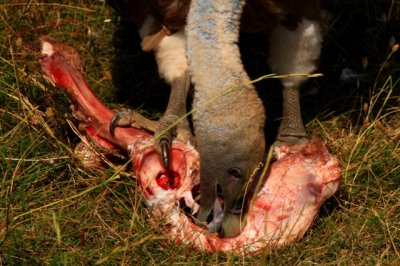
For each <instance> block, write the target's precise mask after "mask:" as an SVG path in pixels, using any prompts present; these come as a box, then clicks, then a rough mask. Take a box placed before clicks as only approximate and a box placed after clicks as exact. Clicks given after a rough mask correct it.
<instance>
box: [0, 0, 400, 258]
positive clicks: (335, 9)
mask: <svg viewBox="0 0 400 266" xmlns="http://www.w3.org/2000/svg"><path fill="white" fill-rule="evenodd" d="M40 2H43V1H40ZM102 2H103V1H83V0H74V1H72V0H70V1H62V2H59V4H55V3H53V4H51V3H47V4H44V3H39V1H37V2H35V1H21V0H19V1H7V0H6V1H2V2H0V32H1V33H2V34H0V62H1V63H0V143H1V144H0V173H1V176H0V178H1V179H0V265H2V264H4V265H8V264H16V265H21V264H25V265H32V264H57V265H58V264H81V265H87V264H95V263H99V264H128V265H135V264H146V265H147V264H157V265H158V264H168V265H169V264H171V263H175V264H196V265H197V264H223V265H236V264H244V265H254V264H257V265H259V264H271V265H310V264H316V265H336V264H340V265H348V264H350V265H399V264H400V159H399V158H400V97H399V95H400V89H399V86H400V84H399V80H400V75H399V73H400V64H399V54H398V53H399V52H396V51H393V52H391V51H392V49H393V47H394V46H393V45H394V44H396V43H397V42H398V40H399V38H400V36H399V32H400V31H399V29H400V2H399V1H394V0H393V1H390V0H389V1H354V0H353V1H345V0H336V1H330V2H329V3H328V8H329V9H330V10H331V12H332V13H333V14H334V18H333V20H332V26H331V28H330V30H329V32H328V35H327V37H326V41H325V45H324V49H323V56H322V58H321V69H320V71H321V72H322V73H323V74H324V77H323V78H318V79H313V80H311V81H310V82H309V83H308V84H307V85H306V86H305V87H304V90H303V92H304V97H303V109H304V110H303V111H304V117H305V119H306V121H307V122H308V123H307V130H308V132H309V134H310V135H318V136H320V137H321V138H323V139H324V140H325V141H326V142H327V143H328V145H329V148H330V149H331V151H332V152H333V153H335V154H337V155H338V156H339V158H340V161H341V165H342V168H343V177H342V182H341V185H340V188H339V191H338V192H337V193H336V194H335V196H334V197H333V198H331V199H329V200H328V201H327V203H326V204H324V206H323V207H322V208H321V212H320V214H319V216H318V217H317V219H316V221H315V223H314V225H313V226H312V227H311V229H310V230H309V231H308V232H307V234H306V236H305V237H304V238H303V239H302V240H301V241H300V242H298V243H294V244H292V245H290V246H288V247H286V248H283V249H280V250H275V251H272V252H271V254H261V255H257V256H249V257H242V256H233V255H224V254H219V253H217V254H205V253H202V252H197V251H193V250H192V251H189V250H186V249H184V247H182V246H180V245H176V244H174V243H170V242H168V241H166V240H167V239H168V237H167V236H164V235H162V234H160V232H159V231H158V227H157V226H154V225H152V224H151V223H150V220H149V218H148V216H147V211H146V209H145V208H144V207H143V204H142V201H141V198H140V193H139V192H138V186H137V183H136V181H135V178H134V177H132V176H129V175H121V176H119V175H116V174H115V173H116V171H115V170H114V169H113V168H112V167H108V168H107V169H106V170H105V171H98V170H94V169H92V170H91V169H86V168H84V167H83V166H82V164H81V162H80V161H79V159H78V158H77V157H76V156H75V155H74V152H73V149H74V147H75V145H76V144H77V143H78V142H79V137H77V136H76V134H75V133H74V131H73V130H72V129H71V127H70V125H69V121H72V123H74V122H76V121H75V120H74V118H73V117H72V115H71V114H70V111H69V107H68V106H69V101H68V98H67V97H66V95H65V94H64V93H62V92H60V91H58V90H57V89H55V88H54V87H52V85H51V84H49V82H47V81H46V79H44V77H43V75H42V74H41V70H40V66H39V64H38V60H37V58H38V52H39V43H38V38H39V36H41V35H45V34H49V35H51V36H52V37H54V38H56V39H59V40H62V41H65V42H67V43H68V44H70V45H72V46H74V47H76V48H77V49H78V50H79V51H80V53H81V56H82V59H83V62H84V66H85V71H86V76H87V79H88V81H89V83H90V85H91V87H92V88H93V89H94V90H95V91H96V93H98V95H99V96H100V97H101V99H102V100H103V101H105V102H107V103H108V104H117V103H121V104H129V105H132V106H134V107H141V108H142V109H143V111H144V112H147V113H148V114H149V115H150V116H157V115H159V114H160V113H162V112H163V108H165V104H166V101H167V98H166V96H167V95H168V91H167V90H165V84H163V83H162V81H160V80H159V79H158V77H157V72H156V69H155V66H154V59H153V58H152V56H151V54H144V53H142V52H140V49H138V44H137V42H136V40H135V39H134V38H133V37H132V36H134V35H135V34H136V33H135V32H126V31H123V28H124V26H125V27H128V28H129V24H127V23H128V22H126V21H124V20H120V19H119V18H118V16H117V15H116V14H115V13H114V12H113V11H112V10H111V9H110V8H109V7H107V6H106V5H105V4H103V3H102ZM127 25H128V26H127ZM253 44H254V46H262V45H261V44H259V43H253ZM260 53H261V52H260ZM264 53H265V52H264ZM121 55H124V56H121ZM258 55H259V54H256V56H255V57H257V58H261V59H262V60H264V58H263V57H259V56H258ZM251 56H252V55H251V54H250V55H249V57H250V61H252V59H251V58H252V57H251ZM245 61H246V60H245ZM363 61H364V62H366V61H368V64H367V65H365V64H364V66H363V63H362V62H363ZM253 64H254V65H258V64H257V62H254V60H253ZM344 67H349V68H351V69H352V70H354V71H355V72H359V73H365V74H366V76H365V78H361V79H360V80H353V81H350V82H343V81H341V80H340V79H339V78H338V77H339V75H340V71H341V70H342V69H343V68H344ZM124 68H127V69H129V70H130V71H131V72H129V71H128V73H125V74H124V73H119V71H120V70H121V69H124ZM253 68H255V67H253ZM132 69H133V71H132ZM250 69H252V67H250ZM257 71H259V72H260V73H257ZM249 72H250V73H251V70H249ZM253 72H254V73H251V74H252V75H253V76H254V77H257V76H261V75H263V74H266V73H268V70H266V68H265V67H264V66H263V65H262V67H260V68H257V70H255V71H253ZM111 77H113V79H111ZM121 84H122V85H121ZM270 84H276V83H274V81H263V82H260V83H259V84H256V86H257V87H259V88H260V90H263V88H264V87H265V86H268V85H270ZM121 88H123V89H121ZM316 88H318V91H317V90H316ZM277 92H279V91H278V90H275V91H274V93H275V94H276V93H277ZM267 100H268V99H267ZM267 106H268V107H269V109H268V110H267V111H270V112H271V113H273V112H274V108H275V109H277V107H274V106H273V105H272V104H270V105H267ZM272 116H273V115H272ZM271 123H272V126H273V123H274V122H273V121H272V122H271Z"/></svg>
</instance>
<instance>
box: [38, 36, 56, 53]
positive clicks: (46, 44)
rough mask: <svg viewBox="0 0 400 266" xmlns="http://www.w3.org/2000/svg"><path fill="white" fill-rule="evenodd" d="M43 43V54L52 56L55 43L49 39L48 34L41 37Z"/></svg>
mask: <svg viewBox="0 0 400 266" xmlns="http://www.w3.org/2000/svg"><path fill="white" fill-rule="evenodd" d="M40 41H41V43H42V51H41V52H40V55H41V56H52V55H53V54H54V49H53V45H52V44H51V43H50V42H48V41H47V36H46V37H43V38H41V39H40Z"/></svg>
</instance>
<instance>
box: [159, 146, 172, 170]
mask: <svg viewBox="0 0 400 266" xmlns="http://www.w3.org/2000/svg"><path fill="white" fill-rule="evenodd" d="M159 143H160V148H161V157H162V160H163V164H164V168H165V169H166V170H168V169H169V149H170V147H171V145H170V141H169V140H168V138H162V139H160V140H159Z"/></svg>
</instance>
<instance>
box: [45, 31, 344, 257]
mask: <svg viewBox="0 0 400 266" xmlns="http://www.w3.org/2000/svg"><path fill="white" fill-rule="evenodd" d="M41 41H42V52H41V57H40V63H41V65H42V68H43V71H44V73H45V74H46V75H47V76H48V77H49V78H50V80H51V81H52V82H53V83H54V84H55V85H56V86H57V87H60V88H62V89H64V90H66V91H67V92H68V93H69V94H70V96H71V98H72V100H73V102H74V104H73V111H74V114H75V116H76V117H77V119H78V120H79V121H80V122H82V123H83V124H84V125H85V129H86V133H87V135H88V136H90V138H91V140H92V142H95V143H96V144H98V145H99V146H101V147H103V149H112V150H115V149H116V147H119V148H121V149H123V150H125V151H127V152H128V154H130V155H131V156H132V157H133V166H134V172H135V175H136V176H137V178H138V181H139V183H140V187H141V193H142V195H143V198H144V201H145V203H146V204H147V205H148V206H149V210H150V215H151V221H153V222H154V223H155V224H157V225H159V226H162V228H163V230H164V231H165V232H166V233H167V234H168V235H170V236H171V240H173V241H176V242H177V243H182V244H185V245H188V246H190V247H193V248H197V249H199V250H204V251H208V252H214V251H218V250H219V251H224V252H235V253H241V252H245V253H256V252H260V251H263V250H265V249H271V248H278V247H280V246H283V245H287V244H289V243H291V242H293V241H296V240H299V239H300V238H301V237H302V236H303V235H304V233H305V232H306V230H307V229H308V228H309V227H310V225H311V224H312V222H313V220H314V219H315V217H316V215H317V213H318V210H319V207H320V206H321V204H322V203H323V202H324V201H325V200H326V199H327V198H329V197H331V196H332V195H333V194H334V193H335V191H336V190H337V188H338V185H339V180H340V174H341V172H340V166H339V162H338V160H337V158H336V157H334V156H332V155H331V154H330V153H329V152H328V150H327V149H326V147H325V145H324V144H323V143H322V142H321V141H320V140H319V139H317V138H313V139H312V140H311V141H310V142H309V143H308V144H307V145H305V146H304V147H302V148H301V149H299V147H281V148H279V149H277V150H276V153H277V154H278V156H279V158H280V159H279V160H278V161H276V162H274V163H273V164H272V165H271V166H270V168H269V170H268V171H267V173H266V175H265V176H264V179H263V180H264V181H263V183H261V186H260V189H259V191H258V192H257V193H256V195H255V196H254V197H253V199H252V201H251V203H250V207H249V210H248V213H247V217H246V225H245V227H244V229H243V231H242V233H241V234H240V235H239V236H237V237H234V238H224V239H221V238H219V237H217V236H216V235H214V234H211V233H209V232H208V231H207V230H205V229H203V228H201V227H199V226H197V225H196V224H195V223H194V222H193V220H192V218H190V217H189V216H188V215H187V214H185V213H184V212H183V211H182V210H181V208H180V206H179V204H180V202H182V199H183V201H184V203H185V205H186V206H189V207H190V208H191V209H192V210H193V211H194V212H196V210H197V209H198V207H199V206H198V204H197V203H196V202H195V201H194V199H193V195H192V189H193V187H194V186H196V185H198V184H199V180H200V177H199V156H198V153H197V151H196V150H195V149H194V148H193V147H192V146H191V145H190V144H189V143H183V142H180V141H178V140H175V141H173V144H172V152H171V154H172V156H171V157H172V163H171V170H170V171H166V170H165V169H164V168H163V166H162V165H163V164H162V161H161V158H160V156H159V155H158V153H157V152H156V150H155V148H154V145H153V139H152V136H151V135H150V134H148V133H147V132H145V131H142V130H139V129H135V128H117V129H116V132H115V137H114V138H113V137H111V135H110V133H109V131H108V125H109V122H110V119H111V118H112V116H113V113H112V112H111V111H110V110H109V109H108V108H107V107H106V106H105V105H104V104H103V103H102V102H101V101H100V100H99V99H98V98H97V97H96V96H95V95H94V93H93V92H92V91H91V89H90V88H89V86H88V84H87V82H86V81H85V78H84V76H83V73H82V72H81V71H80V69H81V66H80V65H79V64H80V59H79V54H78V53H77V52H76V50H74V49H73V48H72V47H69V46H66V45H65V44H62V43H60V42H57V41H55V40H53V39H51V38H49V37H44V38H42V40H41Z"/></svg>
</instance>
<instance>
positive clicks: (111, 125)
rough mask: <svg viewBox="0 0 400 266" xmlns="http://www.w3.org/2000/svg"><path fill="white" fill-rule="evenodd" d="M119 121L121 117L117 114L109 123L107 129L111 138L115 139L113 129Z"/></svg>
mask: <svg viewBox="0 0 400 266" xmlns="http://www.w3.org/2000/svg"><path fill="white" fill-rule="evenodd" d="M119 120H121V116H120V115H119V114H115V115H114V116H113V117H112V118H111V121H110V125H109V127H108V129H109V131H110V134H111V136H112V137H115V128H116V127H117V124H118V122H119Z"/></svg>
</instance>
